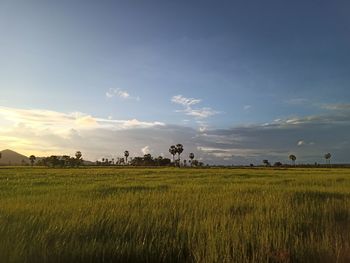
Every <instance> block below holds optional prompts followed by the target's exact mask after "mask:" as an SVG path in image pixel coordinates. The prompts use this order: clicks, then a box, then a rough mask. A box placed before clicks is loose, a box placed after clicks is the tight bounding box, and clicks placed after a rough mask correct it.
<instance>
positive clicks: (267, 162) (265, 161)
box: [263, 160, 271, 166]
mask: <svg viewBox="0 0 350 263" xmlns="http://www.w3.org/2000/svg"><path fill="white" fill-rule="evenodd" d="M263 164H265V166H271V164H270V162H269V160H263Z"/></svg>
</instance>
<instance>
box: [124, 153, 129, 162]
mask: <svg viewBox="0 0 350 263" xmlns="http://www.w3.org/2000/svg"><path fill="white" fill-rule="evenodd" d="M124 156H125V162H126V163H128V157H129V151H125V152H124Z"/></svg>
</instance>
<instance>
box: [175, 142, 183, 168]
mask: <svg viewBox="0 0 350 263" xmlns="http://www.w3.org/2000/svg"><path fill="white" fill-rule="evenodd" d="M183 151H184V146H183V145H182V144H181V143H179V144H176V152H177V154H178V156H179V157H178V161H179V166H180V157H181V153H182V152H183Z"/></svg>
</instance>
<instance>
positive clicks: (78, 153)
mask: <svg viewBox="0 0 350 263" xmlns="http://www.w3.org/2000/svg"><path fill="white" fill-rule="evenodd" d="M82 156H83V155H82V154H81V151H77V152H76V153H75V158H76V159H77V160H79V159H80V158H81V157H82Z"/></svg>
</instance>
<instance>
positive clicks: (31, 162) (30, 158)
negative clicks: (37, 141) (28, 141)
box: [29, 155, 36, 166]
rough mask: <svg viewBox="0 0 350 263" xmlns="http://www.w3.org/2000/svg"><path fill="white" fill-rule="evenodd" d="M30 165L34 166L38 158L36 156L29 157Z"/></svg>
mask: <svg viewBox="0 0 350 263" xmlns="http://www.w3.org/2000/svg"><path fill="white" fill-rule="evenodd" d="M29 160H30V164H31V165H32V166H33V165H34V162H35V160H36V157H35V156H34V155H31V156H29Z"/></svg>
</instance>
